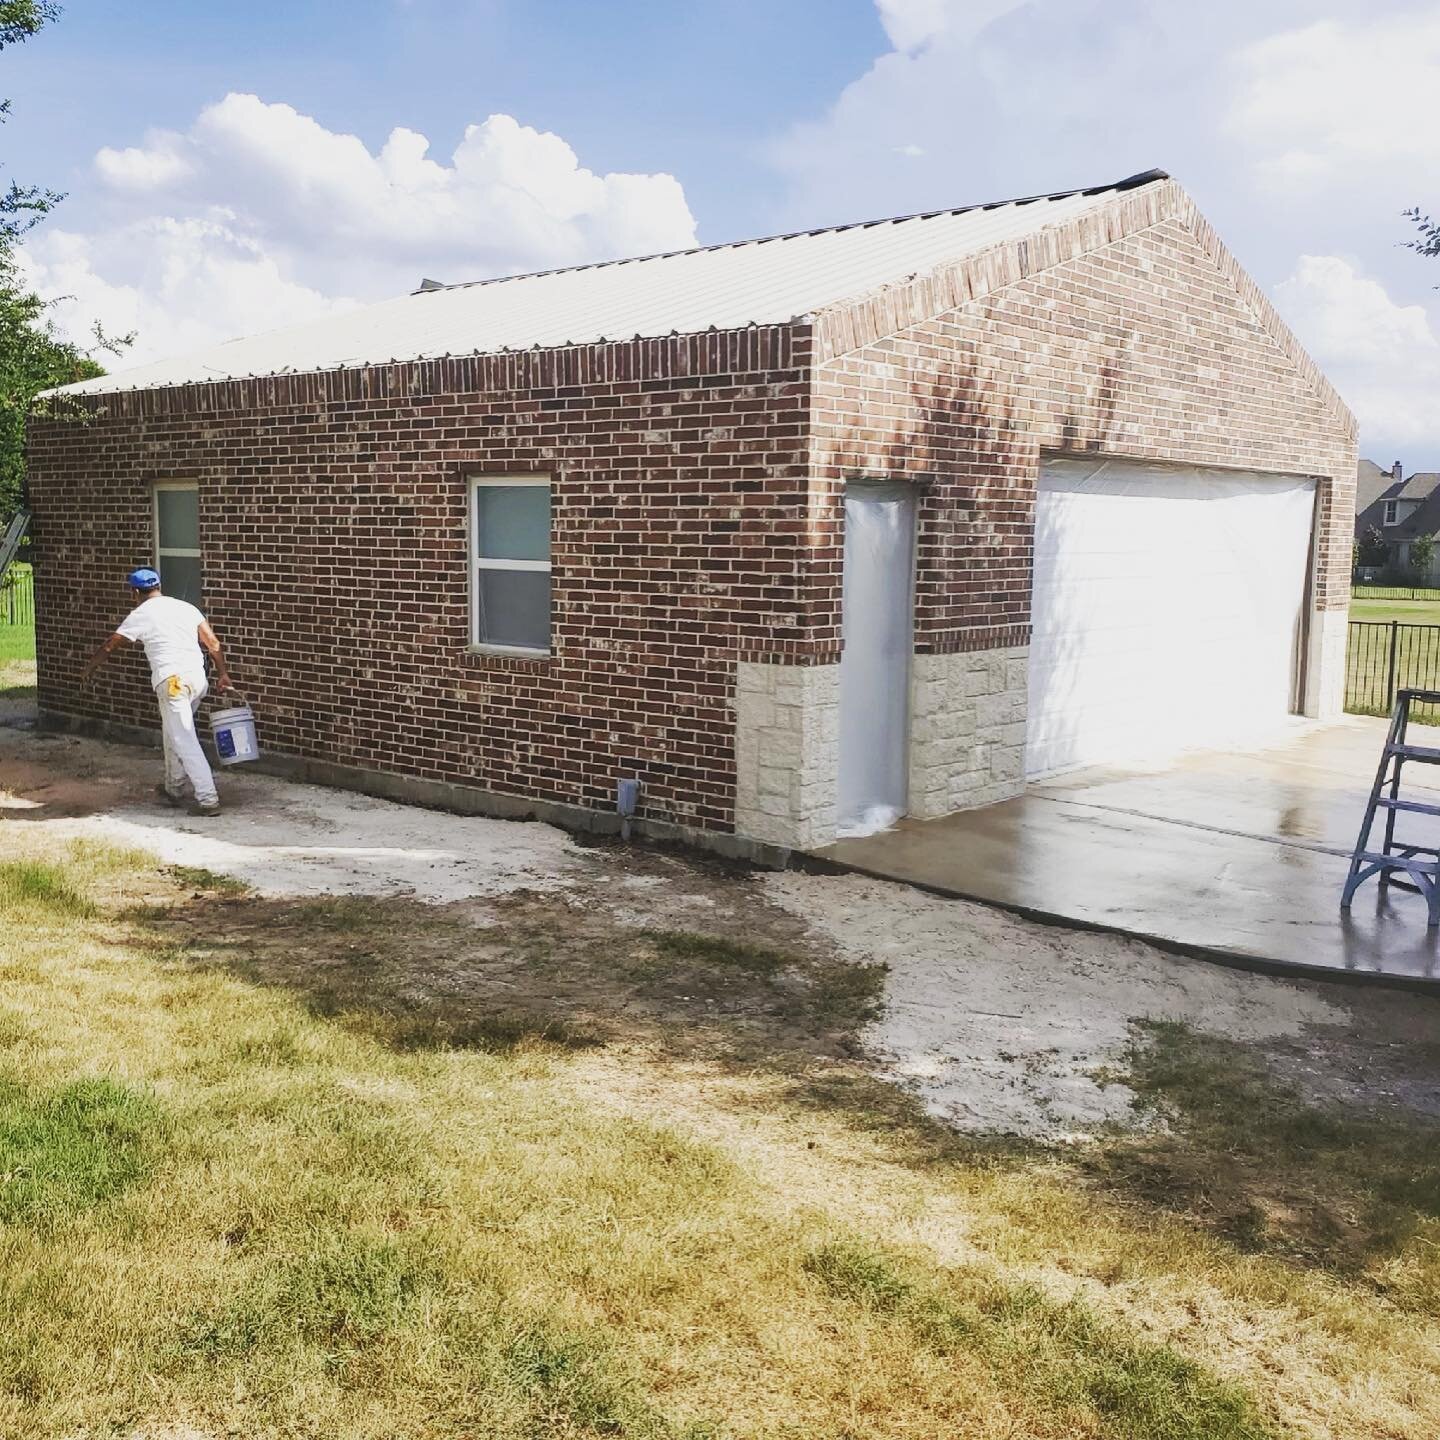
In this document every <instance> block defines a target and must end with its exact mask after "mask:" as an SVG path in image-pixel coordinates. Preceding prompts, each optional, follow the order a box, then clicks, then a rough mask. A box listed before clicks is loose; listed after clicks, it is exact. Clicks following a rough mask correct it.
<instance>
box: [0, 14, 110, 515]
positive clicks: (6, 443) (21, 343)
mask: <svg viewBox="0 0 1440 1440" xmlns="http://www.w3.org/2000/svg"><path fill="white" fill-rule="evenodd" d="M59 13H60V11H59V7H58V6H57V5H55V4H54V3H52V0H0V50H4V49H5V48H6V47H7V46H10V45H17V44H19V43H20V42H21V41H24V40H28V39H29V38H30V37H31V36H32V35H34V34H36V33H37V32H38V31H39V30H40V29H41V27H42V26H44V25H46V24H48V23H49V22H50V21H52V20H54V19H55V18H56V17H57V16H58V15H59ZM9 111H10V101H9V100H0V122H3V120H4V119H5V117H6V115H8V114H9ZM63 198H64V197H63V196H62V195H60V194H59V193H57V192H56V191H54V190H48V189H46V188H45V187H44V186H41V185H22V184H20V183H19V182H18V181H16V180H13V179H12V180H11V182H10V185H9V188H8V189H7V190H6V191H5V192H4V193H3V194H0V529H3V527H4V525H5V524H6V522H8V521H9V519H10V517H11V515H13V514H14V512H15V511H16V510H17V509H18V508H19V507H20V506H21V505H22V503H23V501H24V495H25V417H26V415H27V414H28V413H29V411H30V407H31V404H32V402H33V401H34V399H35V396H36V395H37V394H38V393H39V392H40V391H41V390H47V389H49V388H50V387H51V386H54V385H68V384H69V383H70V382H71V381H74V380H84V379H87V378H89V377H90V376H93V375H103V374H104V373H105V368H104V366H102V365H101V364H99V363H98V362H97V361H96V360H95V359H94V350H111V351H116V350H118V349H119V348H121V347H123V346H124V345H127V344H129V338H130V337H128V336H127V337H122V338H117V339H110V338H108V337H106V336H105V335H104V334H103V333H102V332H101V331H100V329H99V327H98V326H97V327H96V330H95V345H94V348H93V350H86V349H83V348H82V347H80V346H78V345H75V344H72V343H71V342H70V341H68V340H64V339H62V338H61V337H60V336H59V335H57V334H56V333H55V328H54V325H53V323H52V322H51V320H50V317H49V313H48V312H49V309H50V302H48V301H45V300H42V299H41V298H40V297H39V296H38V295H36V294H35V293H34V292H33V291H32V290H30V289H29V287H28V286H26V285H25V283H24V281H23V279H22V277H21V274H20V268H19V264H18V262H17V258H16V253H15V252H16V246H17V244H18V243H19V241H20V238H21V237H22V236H23V235H24V234H25V233H26V232H27V231H28V230H30V229H32V228H33V227H34V226H36V225H38V224H39V223H40V221H41V220H43V219H44V218H45V216H46V215H48V214H49V213H50V211H51V210H53V209H54V208H55V206H56V205H58V204H59V203H60V201H61V200H62V199H63Z"/></svg>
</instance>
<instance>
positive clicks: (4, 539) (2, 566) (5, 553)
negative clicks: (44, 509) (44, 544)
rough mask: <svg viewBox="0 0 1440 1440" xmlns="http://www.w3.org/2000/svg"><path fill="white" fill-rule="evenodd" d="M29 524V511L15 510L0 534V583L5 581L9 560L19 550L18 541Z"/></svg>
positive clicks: (22, 537) (12, 558) (23, 536)
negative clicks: (0, 534) (4, 529)
mask: <svg viewBox="0 0 1440 1440" xmlns="http://www.w3.org/2000/svg"><path fill="white" fill-rule="evenodd" d="M29 526H30V512H29V511H28V510H17V511H16V512H15V514H14V515H13V516H12V517H11V520H10V525H9V528H8V529H7V530H6V531H5V534H4V535H3V536H0V585H3V584H4V583H5V572H6V571H7V570H9V568H10V562H11V561H12V560H14V558H15V556H16V555H17V554H19V552H20V542H21V541H22V540H23V539H24V538H25V531H26V530H27V529H28V528H29Z"/></svg>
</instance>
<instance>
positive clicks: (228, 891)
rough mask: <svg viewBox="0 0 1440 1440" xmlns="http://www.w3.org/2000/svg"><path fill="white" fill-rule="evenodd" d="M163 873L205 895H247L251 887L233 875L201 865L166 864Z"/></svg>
mask: <svg viewBox="0 0 1440 1440" xmlns="http://www.w3.org/2000/svg"><path fill="white" fill-rule="evenodd" d="M165 873H166V874H167V875H169V876H170V877H171V879H173V880H174V881H175V883H176V884H177V885H181V886H183V887H184V888H185V889H186V890H194V891H199V892H201V893H202V894H206V895H230V896H235V895H248V894H249V893H250V890H251V887H250V886H249V885H248V884H247V883H246V882H245V881H244V880H237V879H236V878H235V876H233V875H221V874H219V873H217V872H216V871H214V870H207V869H205V867H204V866H203V865H167V866H166V867H165Z"/></svg>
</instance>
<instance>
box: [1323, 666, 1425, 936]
mask: <svg viewBox="0 0 1440 1440" xmlns="http://www.w3.org/2000/svg"><path fill="white" fill-rule="evenodd" d="M1411 705H1440V690H1401V691H1399V692H1397V694H1396V696H1395V711H1394V714H1392V715H1391V717H1390V730H1389V733H1388V734H1387V735H1386V736H1385V748H1384V750H1383V752H1382V753H1381V756H1380V768H1379V770H1377V771H1376V772H1375V784H1374V785H1373V786H1372V787H1371V790H1370V803H1369V804H1368V805H1367V806H1366V807H1365V823H1364V824H1363V825H1362V826H1361V827H1360V838H1359V839H1358V840H1357V841H1356V842H1355V853H1354V855H1352V856H1351V858H1350V874H1349V875H1348V876H1347V877H1346V880H1345V889H1344V891H1343V893H1342V894H1341V896H1340V908H1341V910H1343V911H1347V912H1348V911H1349V909H1350V901H1351V899H1352V898H1353V896H1354V894H1355V892H1356V890H1358V889H1359V888H1360V886H1361V885H1363V884H1364V883H1365V881H1367V880H1368V879H1369V878H1370V877H1371V876H1372V875H1378V876H1379V877H1380V889H1381V891H1382V892H1383V891H1384V890H1385V888H1386V887H1387V886H1389V885H1395V886H1398V887H1399V888H1400V889H1402V890H1410V891H1413V892H1415V893H1416V894H1419V895H1423V896H1424V897H1425V903H1426V905H1427V906H1428V908H1429V912H1430V920H1429V928H1430V929H1431V930H1434V929H1435V928H1436V927H1437V926H1440V848H1437V847H1436V846H1434V845H1411V844H1408V843H1403V844H1402V843H1400V842H1398V841H1397V840H1396V839H1395V817H1396V816H1397V815H1402V814H1404V815H1431V816H1440V805H1430V804H1427V803H1426V802H1425V801H1423V800H1402V799H1401V798H1400V776H1401V772H1402V770H1403V769H1404V766H1405V762H1406V761H1407V760H1411V761H1414V762H1416V763H1417V764H1420V765H1440V748H1437V747H1435V746H1431V745H1411V744H1410V743H1409V742H1408V741H1407V739H1406V731H1407V730H1408V729H1409V726H1410V707H1411ZM1381 810H1383V811H1384V812H1385V838H1384V841H1383V843H1382V844H1381V846H1380V848H1379V849H1378V850H1373V849H1371V848H1370V842H1371V831H1372V830H1373V829H1374V826H1375V817H1376V815H1377V814H1378V813H1379V812H1380V811H1381Z"/></svg>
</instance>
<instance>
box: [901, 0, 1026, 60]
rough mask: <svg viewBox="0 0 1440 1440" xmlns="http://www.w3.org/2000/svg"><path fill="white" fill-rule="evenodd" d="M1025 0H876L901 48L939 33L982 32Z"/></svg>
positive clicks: (912, 47) (914, 45)
mask: <svg viewBox="0 0 1440 1440" xmlns="http://www.w3.org/2000/svg"><path fill="white" fill-rule="evenodd" d="M1022 3H1023V0H875V4H876V7H877V8H878V9H879V11H880V23H881V24H882V25H883V26H884V27H885V33H886V34H887V35H888V36H889V37H890V43H891V44H892V45H893V46H894V47H895V48H896V49H897V50H918V49H920V48H921V47H922V46H924V45H926V44H928V43H929V42H930V41H931V40H933V39H934V38H935V37H936V36H937V35H942V34H947V33H948V34H952V35H953V34H954V33H955V32H956V31H962V30H963V31H965V32H967V33H968V34H971V35H976V34H979V32H980V31H981V30H983V29H984V28H985V27H986V26H987V25H988V24H990V22H991V21H992V20H997V19H999V17H1000V16H1001V15H1004V14H1007V13H1008V12H1009V11H1011V10H1014V9H1016V8H1017V7H1018V6H1019V5H1021V4H1022Z"/></svg>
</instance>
